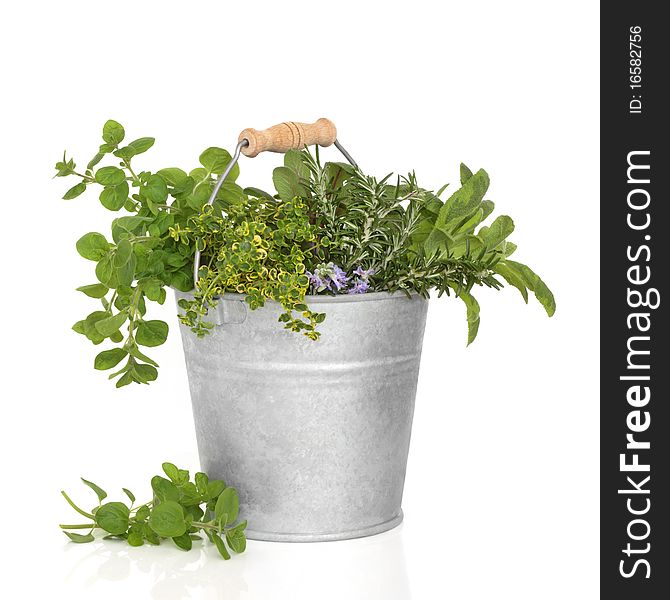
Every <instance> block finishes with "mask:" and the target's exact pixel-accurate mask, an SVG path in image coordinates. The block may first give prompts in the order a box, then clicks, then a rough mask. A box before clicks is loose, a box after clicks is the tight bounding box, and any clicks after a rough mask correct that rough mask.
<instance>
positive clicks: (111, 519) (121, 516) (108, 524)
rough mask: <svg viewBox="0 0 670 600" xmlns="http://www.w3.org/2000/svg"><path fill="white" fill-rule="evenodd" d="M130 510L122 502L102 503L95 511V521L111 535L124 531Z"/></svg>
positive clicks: (126, 527)
mask: <svg viewBox="0 0 670 600" xmlns="http://www.w3.org/2000/svg"><path fill="white" fill-rule="evenodd" d="M129 516H130V510H129V509H128V507H127V506H126V505H125V504H123V503H122V502H108V503H107V504H103V505H102V506H101V507H100V508H99V509H98V510H97V511H96V513H95V521H96V523H97V524H98V525H99V526H100V527H101V528H102V529H104V530H105V531H106V532H108V533H111V534H112V535H119V534H121V533H125V532H126V530H127V529H128V518H129Z"/></svg>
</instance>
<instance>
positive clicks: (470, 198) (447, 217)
mask: <svg viewBox="0 0 670 600" xmlns="http://www.w3.org/2000/svg"><path fill="white" fill-rule="evenodd" d="M488 188H489V176H488V174H487V173H486V171H484V169H480V170H479V171H477V172H476V173H475V174H474V175H473V176H472V177H470V178H469V179H468V180H467V181H466V182H465V183H464V184H463V185H462V186H461V187H460V188H459V189H458V190H456V191H455V192H454V193H453V194H452V195H451V196H450V197H449V199H448V200H447V201H446V202H445V203H444V206H443V207H442V208H441V209H440V214H439V215H438V217H437V221H436V222H435V226H436V227H439V228H441V227H443V226H445V225H449V224H450V223H453V222H455V221H461V220H462V219H464V218H465V217H467V216H469V215H471V214H473V213H474V212H475V211H476V210H477V208H479V205H480V204H481V202H482V200H483V198H484V194H486V191H487V190H488Z"/></svg>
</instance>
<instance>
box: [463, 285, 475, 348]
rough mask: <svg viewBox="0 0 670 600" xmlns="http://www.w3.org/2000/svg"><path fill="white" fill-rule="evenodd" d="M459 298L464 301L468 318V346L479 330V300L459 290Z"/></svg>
mask: <svg viewBox="0 0 670 600" xmlns="http://www.w3.org/2000/svg"><path fill="white" fill-rule="evenodd" d="M460 298H461V300H463V302H464V303H465V307H466V317H467V320H468V346H469V345H470V344H472V342H474V341H475V338H476V337H477V332H478V331H479V302H477V300H475V298H474V296H472V295H471V294H469V293H468V292H466V291H461V294H460Z"/></svg>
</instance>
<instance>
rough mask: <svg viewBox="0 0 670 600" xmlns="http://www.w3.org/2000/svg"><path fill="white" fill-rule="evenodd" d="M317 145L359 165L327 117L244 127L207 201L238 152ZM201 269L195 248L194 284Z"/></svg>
mask: <svg viewBox="0 0 670 600" xmlns="http://www.w3.org/2000/svg"><path fill="white" fill-rule="evenodd" d="M314 144H318V145H319V146H322V147H324V148H325V147H327V146H330V145H331V144H334V145H335V147H336V148H337V149H338V150H339V151H340V152H341V153H342V155H343V156H344V158H346V159H347V161H348V162H349V164H350V165H351V166H352V167H354V168H358V165H357V164H356V161H355V160H354V159H353V158H352V157H351V154H349V153H348V152H347V151H346V150H345V149H344V148H343V147H342V144H340V142H338V141H337V129H336V128H335V124H334V123H333V122H332V121H331V120H329V119H323V118H322V119H318V120H317V121H316V122H314V123H297V122H295V121H285V122H284V123H280V124H279V125H273V126H272V127H268V128H267V129H262V130H260V131H259V130H257V129H253V128H251V127H249V128H247V129H245V130H243V131H242V132H241V133H240V135H239V138H238V142H237V146H236V148H235V152H234V154H233V157H232V159H231V161H230V162H229V163H228V165H227V166H226V168H225V170H224V171H223V173H221V175H219V177H218V179H217V180H216V185H215V186H214V189H213V190H212V194H211V195H210V197H209V200H208V201H207V204H209V205H211V204H214V200H215V198H216V196H217V194H218V193H219V190H220V189H221V186H222V185H223V182H224V181H225V180H226V178H227V177H228V175H229V174H230V172H231V171H232V170H233V167H234V166H235V165H236V164H237V161H238V160H239V159H240V154H244V156H248V157H249V158H253V157H254V156H258V155H259V154H260V153H261V152H266V151H267V152H282V153H284V152H288V151H289V150H302V149H303V148H305V147H306V146H312V145H314ZM199 270H200V250H198V249H197V248H196V251H195V256H194V260H193V284H194V285H195V284H197V283H198V271H199Z"/></svg>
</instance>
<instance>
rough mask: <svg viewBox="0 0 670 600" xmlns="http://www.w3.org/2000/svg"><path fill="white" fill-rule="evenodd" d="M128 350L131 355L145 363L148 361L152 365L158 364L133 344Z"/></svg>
mask: <svg viewBox="0 0 670 600" xmlns="http://www.w3.org/2000/svg"><path fill="white" fill-rule="evenodd" d="M129 352H130V355H131V356H133V357H135V358H137V359H139V360H142V361H144V362H145V363H149V364H150V365H153V366H154V367H157V366H158V363H157V362H156V361H154V360H151V359H150V358H149V357H148V356H147V355H146V354H143V353H142V352H140V349H139V348H138V347H137V346H135V345H133V346H131V348H130V350H129Z"/></svg>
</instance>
